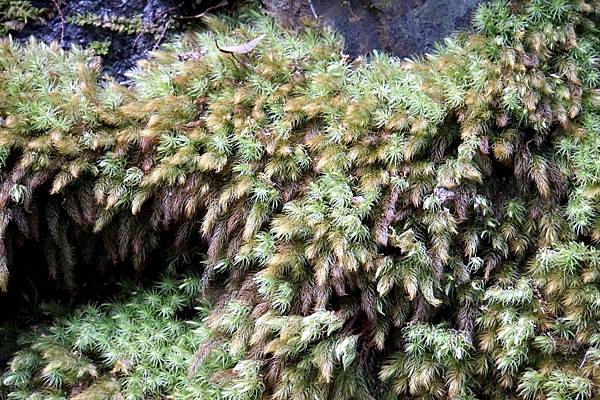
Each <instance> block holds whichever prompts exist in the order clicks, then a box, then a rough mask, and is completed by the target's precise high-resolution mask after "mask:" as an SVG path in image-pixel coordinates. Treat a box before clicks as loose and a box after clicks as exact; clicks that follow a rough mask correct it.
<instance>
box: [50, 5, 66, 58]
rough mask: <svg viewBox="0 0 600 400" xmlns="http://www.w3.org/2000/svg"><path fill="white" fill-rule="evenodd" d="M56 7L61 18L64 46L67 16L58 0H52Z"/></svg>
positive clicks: (61, 35)
mask: <svg viewBox="0 0 600 400" xmlns="http://www.w3.org/2000/svg"><path fill="white" fill-rule="evenodd" d="M52 3H53V4H54V7H56V11H58V17H59V18H60V45H61V47H62V45H63V43H64V41H65V16H64V15H63V12H62V9H61V8H60V4H59V3H58V1H57V0H52Z"/></svg>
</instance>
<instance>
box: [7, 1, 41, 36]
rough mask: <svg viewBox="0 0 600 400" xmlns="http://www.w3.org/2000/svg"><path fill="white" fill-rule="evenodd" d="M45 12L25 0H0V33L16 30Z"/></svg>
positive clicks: (37, 18) (36, 19)
mask: <svg viewBox="0 0 600 400" xmlns="http://www.w3.org/2000/svg"><path fill="white" fill-rule="evenodd" d="M45 12H46V10H45V9H44V8H39V7H34V6H33V5H32V4H31V2H29V1H26V0H0V35H6V34H7V33H9V32H10V31H18V30H20V29H21V28H23V26H25V24H27V23H29V22H31V21H38V20H39V19H40V18H41V16H42V15H43V14H44V13H45Z"/></svg>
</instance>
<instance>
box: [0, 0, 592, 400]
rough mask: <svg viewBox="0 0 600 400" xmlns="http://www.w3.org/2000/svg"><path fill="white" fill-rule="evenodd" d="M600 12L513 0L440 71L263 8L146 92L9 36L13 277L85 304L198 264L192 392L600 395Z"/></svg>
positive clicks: (6, 219) (434, 62)
mask: <svg viewBox="0 0 600 400" xmlns="http://www.w3.org/2000/svg"><path fill="white" fill-rule="evenodd" d="M598 11H600V3H599V2H597V1H587V2H586V1H580V0H526V1H519V2H511V3H507V2H502V1H500V2H498V1H496V2H493V3H491V4H486V5H483V6H481V7H480V8H479V9H478V11H477V13H476V16H475V18H474V24H475V28H476V32H475V33H472V34H461V35H457V36H456V37H454V38H452V39H448V40H446V41H445V42H444V43H443V44H442V45H440V46H439V48H438V50H436V52H434V53H433V54H430V55H427V56H425V57H422V58H416V59H412V60H398V59H395V58H392V57H388V56H386V55H384V54H373V55H372V56H370V57H369V58H368V59H366V60H363V59H358V60H351V59H349V58H348V57H347V56H345V55H344V54H343V52H342V51H341V45H340V40H339V38H338V37H337V36H336V35H335V34H333V33H329V32H324V31H319V30H307V31H306V32H304V33H302V34H292V33H288V32H285V31H282V30H281V29H279V28H277V27H276V26H274V24H273V23H272V21H271V20H269V19H268V18H265V17H263V16H261V15H260V13H258V12H256V11H254V10H252V9H248V10H243V11H241V12H240V13H239V14H238V15H236V16H235V18H231V17H229V18H228V17H219V18H207V20H206V22H207V24H208V25H209V28H210V29H209V30H207V31H206V32H202V33H197V34H187V35H185V36H183V37H182V38H181V39H180V40H178V41H176V42H174V43H172V44H171V45H168V46H165V47H164V48H163V49H162V50H161V51H158V52H156V53H155V54H154V55H153V57H152V58H151V59H149V60H147V61H145V62H144V63H142V64H140V66H139V68H137V69H136V70H134V71H132V73H131V80H132V85H131V87H124V86H119V85H117V84H115V83H113V82H111V81H110V80H107V79H99V78H98V76H97V75H98V73H97V71H98V61H97V60H95V59H93V58H90V57H89V56H87V55H86V53H85V52H83V51H79V50H73V51H69V52H64V51H61V50H59V49H57V48H55V47H53V46H47V45H44V44H40V43H35V42H32V43H30V44H28V45H17V44H15V43H12V42H10V41H3V42H2V43H1V44H0V117H1V120H0V121H1V124H0V155H1V157H0V161H1V169H0V180H1V182H0V183H1V185H0V237H1V238H2V242H1V246H0V251H1V254H2V258H1V260H2V263H1V264H0V276H2V281H1V282H2V284H3V286H4V287H6V285H7V281H8V280H9V279H10V272H11V268H12V267H13V266H12V265H11V260H12V259H14V257H15V254H18V252H19V248H20V247H19V246H20V244H21V243H23V242H26V241H38V242H40V243H41V244H42V245H43V248H44V249H45V252H46V253H45V254H46V260H47V263H46V264H47V265H46V266H44V268H47V270H48V273H49V275H50V277H52V278H53V279H57V280H60V281H61V282H64V285H65V286H66V287H69V288H72V290H76V288H77V286H78V283H79V282H80V281H81V280H82V279H84V278H85V276H86V271H89V269H90V268H96V267H99V268H107V265H109V264H113V263H116V264H118V263H131V264H132V265H134V266H135V267H136V268H138V269H139V270H143V268H144V266H145V265H146V264H147V263H149V262H151V260H152V259H153V257H155V256H157V255H161V254H167V253H168V254H171V255H172V256H173V257H176V258H177V260H178V262H181V263H187V264H189V263H198V265H199V266H198V273H199V274H200V275H201V277H200V278H199V282H198V292H199V293H201V294H202V296H203V298H205V299H206V300H208V301H210V302H211V304H212V307H213V311H212V312H210V314H209V315H208V316H207V318H206V320H205V322H204V325H203V327H204V328H206V329H207V332H206V335H205V336H206V337H204V338H203V340H202V344H201V345H200V347H199V349H198V350H197V352H196V355H195V357H194V360H192V365H191V366H190V370H189V379H188V380H186V381H185V384H184V385H183V384H182V385H183V386H181V385H179V386H178V390H179V391H178V392H177V393H178V395H177V398H211V399H212V398H214V399H227V400H233V399H235V400H242V399H248V400H249V399H261V398H265V399H266V398H269V399H274V400H284V399H339V400H343V399H348V400H349V399H393V398H410V399H413V398H414V399H431V398H434V399H446V398H452V399H507V398H515V399H517V398H518V399H554V400H557V399H592V398H598V396H600V391H599V386H598V385H599V384H600V376H599V372H598V371H599V370H598V369H597V367H598V366H600V328H599V326H598V322H597V321H598V320H599V318H600V286H599V281H600V253H599V250H600V249H599V248H598V244H597V243H598V240H600V215H599V212H600V202H599V201H600V189H599V188H600V185H599V184H600V134H599V129H600V115H599V114H598V111H597V110H598V107H599V105H600V91H599V86H598V85H599V83H600V74H599V71H598V50H599V49H600V43H599V36H598V35H599V32H598V30H597V26H596V23H597V21H598V14H597V13H598ZM260 35H264V37H263V39H262V40H261V41H260V43H258V45H257V46H256V48H254V49H252V50H251V51H248V52H246V51H244V52H238V53H236V52H235V51H234V52H233V54H232V53H231V51H222V49H223V48H224V47H225V46H230V45H234V44H242V43H247V42H249V41H251V40H253V39H255V38H257V37H259V36H260ZM245 50H247V49H245ZM198 260H203V261H202V262H201V263H200V262H198ZM67 347H68V346H67ZM72 351H78V347H77V345H73V346H72ZM17 357H19V356H17ZM13 365H15V364H14V363H13ZM16 365H21V364H19V363H18V362H17V364H16ZM219 365H220V366H219ZM205 366H210V368H209V367H206V368H205ZM36 368H38V367H36ZM48 369H52V366H51V363H50V362H49V363H48V364H46V366H45V367H43V370H42V372H43V371H47V370H48ZM17 370H18V367H17ZM32 373H33V374H34V375H35V373H36V372H35V371H33V372H32ZM120 373H127V372H126V371H125V372H124V371H120ZM34 375H32V376H34ZM9 376H10V375H9ZM93 378H94V377H91V378H90V377H88V378H86V379H88V381H86V382H89V379H91V380H92V381H93ZM5 384H7V385H8V386H10V387H12V389H11V390H13V393H16V392H18V391H20V390H25V393H26V395H23V396H22V397H19V396H21V395H18V394H11V396H13V398H38V397H27V396H36V394H35V393H36V391H40V390H41V391H43V390H46V389H47V386H51V387H53V388H54V389H56V390H58V391H59V393H60V395H61V396H64V397H68V396H69V395H70V393H72V391H73V390H74V387H76V386H77V385H79V384H80V383H79V382H77V380H75V381H67V380H65V381H61V382H60V383H59V384H56V382H54V383H53V382H50V381H48V380H43V379H42V380H37V379H35V380H33V381H23V382H17V383H15V382H14V381H11V380H10V379H9V380H8V381H6V380H5ZM206 385H210V386H206ZM207 387H211V388H213V387H214V388H215V389H214V390H213V391H212V392H211V393H210V395H208V394H207V393H208V392H204V390H205V389H206V388H207ZM23 388H25V389H23ZM182 388H183V389H182ZM19 393H20V392H19ZM31 393H34V394H33V395H32V394H31ZM128 393H129V394H130V395H128ZM161 394H162V395H169V394H172V393H166V392H164V391H163V392H161ZM123 396H124V397H126V398H128V397H129V398H143V395H142V397H140V396H139V393H138V392H136V393H132V392H128V389H127V388H124V389H123ZM98 398H101V397H98Z"/></svg>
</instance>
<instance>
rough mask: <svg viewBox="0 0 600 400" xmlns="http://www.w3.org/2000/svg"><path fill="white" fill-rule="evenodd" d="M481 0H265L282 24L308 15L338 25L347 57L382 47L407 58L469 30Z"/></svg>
mask: <svg viewBox="0 0 600 400" xmlns="http://www.w3.org/2000/svg"><path fill="white" fill-rule="evenodd" d="M481 2H482V0H335V1H331V0H265V1H264V2H263V3H265V7H266V8H267V10H269V11H270V12H271V13H272V14H273V15H275V17H276V19H277V20H278V21H279V22H280V23H284V24H285V25H288V26H299V25H302V24H304V23H306V22H305V21H306V20H307V19H310V18H312V19H315V18H316V19H317V20H318V21H319V22H320V23H324V24H326V25H329V26H332V27H334V28H335V29H337V30H338V31H339V32H340V33H341V34H342V36H343V37H344V39H345V42H346V43H345V44H346V51H347V52H348V54H349V55H351V56H359V55H362V54H367V53H370V52H371V51H373V50H380V51H386V52H389V53H393V54H395V55H397V56H401V57H406V56H410V55H414V54H419V53H423V52H426V51H427V50H429V49H431V47H432V45H433V44H434V43H435V42H437V41H440V40H442V39H443V38H444V37H446V36H448V35H451V34H453V33H455V32H456V31H459V30H464V29H468V27H469V24H470V21H471V16H472V13H473V11H474V10H475V8H476V6H477V5H478V4H479V3H481Z"/></svg>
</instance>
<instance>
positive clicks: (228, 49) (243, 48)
mask: <svg viewBox="0 0 600 400" xmlns="http://www.w3.org/2000/svg"><path fill="white" fill-rule="evenodd" d="M265 36H266V35H265V34H264V33H263V34H262V35H260V36H259V37H257V38H256V39H253V40H251V41H249V42H246V43H243V44H238V45H236V46H225V47H219V45H217V47H218V49H219V50H221V51H222V52H223V53H229V54H232V53H237V54H246V53H250V52H251V51H252V50H254V49H255V48H256V46H258V44H259V43H260V42H261V41H262V40H263V39H264V38H265Z"/></svg>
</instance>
